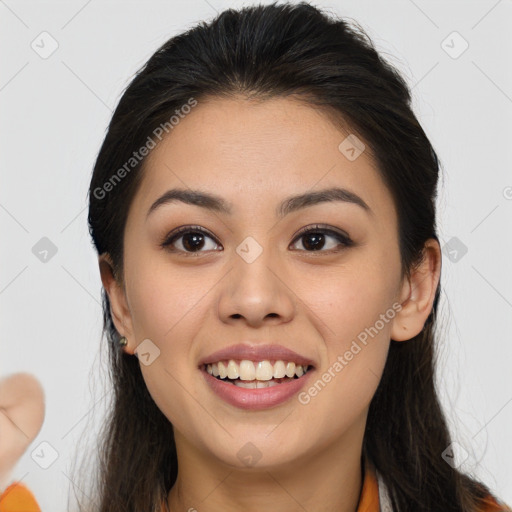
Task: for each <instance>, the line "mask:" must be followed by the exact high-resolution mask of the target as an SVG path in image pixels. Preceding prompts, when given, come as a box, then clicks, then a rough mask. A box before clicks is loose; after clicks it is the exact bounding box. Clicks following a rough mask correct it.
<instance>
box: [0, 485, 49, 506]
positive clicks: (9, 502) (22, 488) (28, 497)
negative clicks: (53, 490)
mask: <svg viewBox="0 0 512 512" xmlns="http://www.w3.org/2000/svg"><path fill="white" fill-rule="evenodd" d="M0 512H41V509H40V508H39V505H38V503H37V501H36V499H35V498H34V495H33V494H32V492H31V491H30V489H29V488H28V487H27V486H26V485H25V484H22V483H21V482H14V483H12V484H11V485H9V486H8V487H7V488H6V489H5V490H4V492H3V493H2V494H1V495H0Z"/></svg>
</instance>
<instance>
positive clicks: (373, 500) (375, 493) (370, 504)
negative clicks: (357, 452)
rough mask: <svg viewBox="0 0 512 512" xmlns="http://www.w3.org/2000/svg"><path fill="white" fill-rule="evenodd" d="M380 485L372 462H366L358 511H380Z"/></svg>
mask: <svg viewBox="0 0 512 512" xmlns="http://www.w3.org/2000/svg"><path fill="white" fill-rule="evenodd" d="M379 510H380V509H379V485H378V483H377V475H376V473H375V469H374V468H373V466H372V465H371V464H365V472H364V480H363V487H362V489H361V496H360V497H359V505H358V507H357V512H379Z"/></svg>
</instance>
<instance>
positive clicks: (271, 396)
mask: <svg viewBox="0 0 512 512" xmlns="http://www.w3.org/2000/svg"><path fill="white" fill-rule="evenodd" d="M200 371H201V373H202V374H203V375H204V378H205V379H206V382H207V384H208V385H209V386H210V388H211V389H212V391H213V392H214V393H215V394H217V395H218V396H219V397H220V398H222V399H223V400H225V401H226V402H227V403H229V404H231V405H234V406H235V407H239V408H240V409H250V410H253V411H254V410H261V409H269V408H271V407H275V406H276V405H279V404H282V403H283V402H286V401H287V400H289V399H290V398H291V397H292V396H294V395H295V394H296V393H298V392H299V391H300V390H301V389H302V388H303V387H304V386H305V385H306V384H307V382H308V381H309V378H310V374H311V373H313V372H314V369H311V370H309V371H308V372H307V373H305V374H304V375H303V376H302V377H299V378H298V379H293V380H292V381H288V382H283V383H282V384H278V385H277V386H272V387H270V388H255V389H246V388H240V387H238V386H235V385H234V384H231V383H229V382H224V381H222V380H219V379H217V378H215V377H214V376H213V375H210V374H209V373H208V372H207V371H205V370H204V369H201V370H200Z"/></svg>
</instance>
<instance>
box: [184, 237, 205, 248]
mask: <svg viewBox="0 0 512 512" xmlns="http://www.w3.org/2000/svg"><path fill="white" fill-rule="evenodd" d="M202 238H203V235H201V234H200V233H189V234H187V235H185V236H184V237H183V246H184V247H185V249H190V250H194V249H201V248H202V247H203V245H204V240H203V239H202ZM191 240H194V241H195V242H192V245H191V244H190V243H189V242H190V241H191ZM197 242H199V243H197Z"/></svg>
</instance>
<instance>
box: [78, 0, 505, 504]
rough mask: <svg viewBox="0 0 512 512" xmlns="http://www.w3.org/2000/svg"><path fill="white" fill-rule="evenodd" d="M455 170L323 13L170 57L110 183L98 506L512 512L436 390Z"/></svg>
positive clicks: (187, 36)
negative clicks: (460, 456)
mask: <svg viewBox="0 0 512 512" xmlns="http://www.w3.org/2000/svg"><path fill="white" fill-rule="evenodd" d="M438 171H439V163H438V159H437V156H436V153H435V152H434V150H433V148H432V146H431V144H430V142H429V140H428V138H427V137H426V135H425V133H424V131H423V129H422V128H421V126H420V125H419V123H418V121H417V119H416V117H415V115H414V113H413V112H412V111H411V106H410V94H409V91H408V88H407V86H406V84H405V82H404V80H403V79H402V78H401V76H400V75H399V74H398V73H397V72H396V70H394V69H393V68H392V67H391V66H390V65H389V64H387V63H386V62H385V61H384V60H383V59H382V58H381V57H380V56H379V55H378V54H377V52H376V51H375V49H374V48H373V46H372V43H371V41H370V40H369V39H368V38H367V36H366V35H365V34H364V32H363V31H362V30H361V29H359V28H356V27H355V26H350V25H349V24H348V23H346V22H345V21H343V20H341V19H333V18H330V17H328V16H327V15H325V14H324V13H322V12H320V11H319V10H318V9H316V8H314V7H313V6H311V5H308V4H307V3H300V4H295V5H293V4H281V5H277V4H273V5H267V6H257V7H250V8H245V9H242V10H240V11H234V10H227V11H224V12H222V13H221V14H220V15H219V16H218V17H217V18H216V19H215V20H214V21H212V22H211V23H208V24H206V23H202V24H200V25H198V26H197V27H195V28H193V29H191V30H189V31H187V32H186V33H183V34H180V35H178V36H176V37H173V38H172V39H170V40H169V41H168V42H167V43H166V44H164V45H163V46H162V47H161V48H160V49H159V50H158V51H157V52H156V53H155V54H154V55H153V56H152V57H151V58H150V60H149V61H148V62H147V63H146V65H144V66H143V68H142V69H141V70H140V71H139V73H138V74H137V76H136V77H135V78H134V80H133V81H132V82H131V84H130V85H129V87H128V88H127V89H126V91H125V93H124V94H123V97H122V98H121V100H120V102H119V105H118V106H117V108H116V111H115V112H114V115H113V118H112V121H111V123H110V126H109V129H108V133H107V135H106V137H105V140H104V142H103V145H102V147H101V150H100V152H99V155H98V158H97V161H96V165H95V168H94V173H93V176H92V180H91V184H90V189H89V198H90V204H89V226H90V233H91V236H92V239H93V242H94V245H95V248H96V250H97V252H98V255H99V264H100V272H101V279H102V283H103V286H104V295H103V301H104V323H105V331H106V334H107V339H108V342H109V349H110V355H111V371H112V379H113V384H114V399H113V406H112V409H111V412H110V416H109V417H108V418H107V422H106V423H105V432H104V439H103V444H102V446H101V450H100V461H101V465H100V471H99V473H98V475H97V477H98V478H97V486H96V489H95V494H94V495H95V499H94V504H95V507H94V510H99V511H105V512H106V511H108V512H115V511H121V510H154V511H161V510H162V511H163V510H170V511H172V512H174V511H177V510H198V511H199V512H201V511H218V510H222V511H226V510H233V509H235V508H236V509H237V510H240V509H241V510H247V511H250V510H267V511H273V510H308V511H324V512H325V511H343V512H345V511H347V512H348V511H355V510H358V511H363V510H367V511H378V510H379V509H380V510H393V511H404V512H405V511H412V510H414V511H433V510H435V511H445V512H446V511H465V512H470V511H484V510H510V509H507V508H506V507H505V505H504V504H500V503H499V501H498V500H497V499H496V498H494V497H493V496H492V495H491V493H490V490H489V489H488V488H487V487H485V486H484V485H483V484H481V483H479V482H477V481H475V480H473V479H471V478H470V477H469V476H467V475H465V474H464V473H463V472H462V470H460V469H459V468H460V463H461V462H462V461H457V460H455V458H454V451H453V447H454V445H453V444H452V443H453V442H454V440H452V439H451V437H450V434H449V431H448V428H447V423H446V419H445V416H444V413H443V411H442V410H441V407H440V402H439V398H438V395H437V393H436V389H435V385H434V383H435V378H434V355H435V352H434V334H433V333H434V328H435V322H436V311H437V305H438V300H439V296H440V285H439V283H440V274H441V251H440V247H439V241H438V237H437V234H436V224H435V200H436V188H437V180H438ZM84 508H85V509H87V508H88V505H84Z"/></svg>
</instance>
